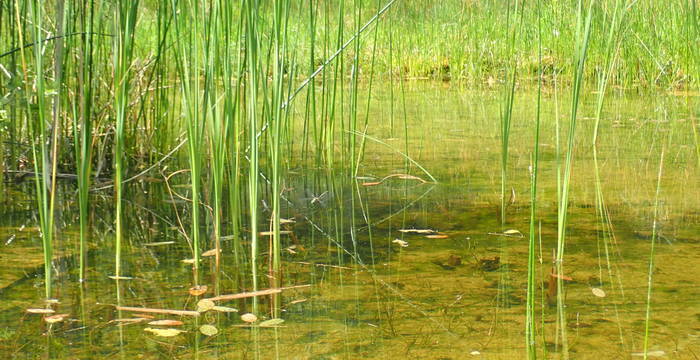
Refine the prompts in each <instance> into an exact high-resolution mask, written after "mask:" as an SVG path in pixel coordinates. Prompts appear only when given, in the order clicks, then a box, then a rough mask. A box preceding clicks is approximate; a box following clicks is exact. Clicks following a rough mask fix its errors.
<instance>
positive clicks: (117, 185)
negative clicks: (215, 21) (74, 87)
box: [113, 0, 139, 277]
mask: <svg viewBox="0 0 700 360" xmlns="http://www.w3.org/2000/svg"><path fill="white" fill-rule="evenodd" d="M138 6H139V0H123V1H120V2H119V4H118V6H116V7H115V18H114V19H115V26H114V28H115V30H116V34H115V36H114V50H113V52H114V54H113V56H114V109H115V112H116V127H115V135H114V192H115V202H116V215H115V216H116V219H115V223H116V228H115V232H116V234H115V236H116V238H115V255H114V261H115V275H116V276H117V277H119V276H121V252H122V238H123V232H124V229H123V226H124V225H123V221H124V220H123V209H122V202H123V201H122V197H123V184H122V181H123V179H124V174H125V169H124V157H125V156H126V153H125V147H124V139H125V136H124V125H125V123H126V121H127V112H128V110H127V106H128V103H129V90H130V88H129V82H130V78H129V77H130V73H131V71H130V68H131V59H132V55H133V49H134V31H135V29H136V15H137V10H138Z"/></svg>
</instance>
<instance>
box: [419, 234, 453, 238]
mask: <svg viewBox="0 0 700 360" xmlns="http://www.w3.org/2000/svg"><path fill="white" fill-rule="evenodd" d="M425 237H426V238H428V239H447V238H448V237H449V236H447V235H445V234H434V235H426V236H425Z"/></svg>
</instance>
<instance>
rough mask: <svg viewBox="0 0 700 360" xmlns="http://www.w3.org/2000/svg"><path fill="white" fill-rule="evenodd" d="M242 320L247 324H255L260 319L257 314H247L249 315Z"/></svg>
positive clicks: (242, 317)
mask: <svg viewBox="0 0 700 360" xmlns="http://www.w3.org/2000/svg"><path fill="white" fill-rule="evenodd" d="M241 320H243V321H245V322H247V323H254V322H256V321H258V317H257V316H255V314H251V313H247V314H243V315H241Z"/></svg>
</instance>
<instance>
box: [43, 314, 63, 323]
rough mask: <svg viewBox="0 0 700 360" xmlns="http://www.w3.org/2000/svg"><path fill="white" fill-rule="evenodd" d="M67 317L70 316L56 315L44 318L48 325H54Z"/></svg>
mask: <svg viewBox="0 0 700 360" xmlns="http://www.w3.org/2000/svg"><path fill="white" fill-rule="evenodd" d="M67 316H68V314H56V315H51V316H46V317H44V321H46V322H47V323H48V324H53V323H57V322H60V321H63V320H64V319H65V318H66V317H67Z"/></svg>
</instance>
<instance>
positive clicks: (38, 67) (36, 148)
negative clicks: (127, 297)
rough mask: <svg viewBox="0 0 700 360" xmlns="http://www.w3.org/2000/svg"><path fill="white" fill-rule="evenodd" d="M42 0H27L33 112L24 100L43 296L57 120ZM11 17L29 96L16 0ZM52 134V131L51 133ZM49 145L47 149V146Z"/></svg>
mask: <svg viewBox="0 0 700 360" xmlns="http://www.w3.org/2000/svg"><path fill="white" fill-rule="evenodd" d="M42 5H43V4H42V2H40V1H37V0H32V1H30V2H29V3H28V6H29V11H30V16H31V18H30V19H31V32H32V38H33V42H34V46H33V48H32V50H33V60H34V61H33V65H34V72H35V79H34V87H35V89H36V105H37V106H36V113H34V111H33V110H32V107H31V106H30V102H29V101H27V123H28V125H29V126H28V127H29V136H30V137H31V151H32V159H33V161H32V162H33V167H34V174H35V176H34V185H35V189H36V200H37V208H38V210H39V229H40V236H41V239H42V247H43V252H44V282H45V284H44V290H45V295H46V298H47V299H48V298H51V296H52V294H53V276H52V274H53V268H52V260H53V237H54V204H55V199H56V197H55V195H56V164H57V156H56V152H57V148H56V146H58V144H57V136H58V128H57V125H58V124H57V123H56V122H55V118H54V122H52V123H51V124H49V123H48V119H47V112H48V110H47V104H46V87H45V80H44V76H45V74H44V71H45V70H44V69H45V67H44V58H43V57H44V49H45V47H44V37H43V32H44V29H43V6H42ZM15 17H16V18H15V21H16V23H17V24H18V29H19V34H18V36H19V45H20V57H21V62H22V69H23V71H24V86H25V96H26V97H27V99H29V98H31V94H32V92H31V88H30V86H31V85H30V84H31V82H30V80H29V77H28V73H29V72H28V66H27V60H26V58H25V53H24V51H25V50H24V49H25V39H24V32H23V30H22V25H20V24H22V22H21V21H20V5H19V0H16V1H15ZM52 134H53V135H52ZM49 146H51V150H49Z"/></svg>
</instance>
